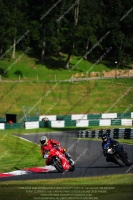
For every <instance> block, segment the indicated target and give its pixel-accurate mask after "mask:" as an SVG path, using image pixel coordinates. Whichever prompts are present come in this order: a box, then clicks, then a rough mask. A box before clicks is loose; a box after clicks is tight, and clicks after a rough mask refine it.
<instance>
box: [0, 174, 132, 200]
mask: <svg viewBox="0 0 133 200" xmlns="http://www.w3.org/2000/svg"><path fill="white" fill-rule="evenodd" d="M132 187H133V174H125V175H109V176H101V177H90V178H89V177H86V178H69V179H68V178H65V179H50V180H46V179H44V180H30V181H28V180H27V181H7V182H0V197H2V198H1V199H2V200H8V199H9V196H10V200H18V199H19V200H23V199H25V200H33V199H36V200H37V199H51V200H54V199H55V200H56V199H59V200H69V199H72V200H78V199H83V200H89V199H90V200H103V199H108V200H112V199H117V200H126V199H132V197H133V190H132Z"/></svg>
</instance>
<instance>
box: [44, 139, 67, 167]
mask: <svg viewBox="0 0 133 200" xmlns="http://www.w3.org/2000/svg"><path fill="white" fill-rule="evenodd" d="M56 145H57V146H58V150H59V151H61V152H62V153H65V149H64V148H61V147H59V146H60V143H59V142H57V141H56V140H53V139H49V140H48V141H47V144H44V145H42V146H41V152H42V156H43V158H44V156H45V154H47V153H48V152H49V151H50V150H51V149H52V148H53V147H54V146H56ZM49 161H50V159H49V158H47V159H46V165H49Z"/></svg>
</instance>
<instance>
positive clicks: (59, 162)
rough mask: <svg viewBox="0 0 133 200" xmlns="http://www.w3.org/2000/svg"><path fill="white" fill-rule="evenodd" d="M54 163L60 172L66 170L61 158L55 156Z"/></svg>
mask: <svg viewBox="0 0 133 200" xmlns="http://www.w3.org/2000/svg"><path fill="white" fill-rule="evenodd" d="M53 165H54V167H55V168H56V169H57V171H58V172H60V173H63V172H64V169H63V167H62V164H61V160H60V159H58V160H57V159H56V158H53Z"/></svg>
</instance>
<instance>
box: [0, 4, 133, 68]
mask: <svg viewBox="0 0 133 200" xmlns="http://www.w3.org/2000/svg"><path fill="white" fill-rule="evenodd" d="M108 31H109V34H108V36H107V37H106V38H105V39H103V40H102V42H100V43H99V44H98V45H97V46H96V48H94V50H93V51H92V52H91V53H90V54H87V52H88V51H89V49H91V48H92V47H93V46H94V45H95V44H96V43H97V42H98V41H99V40H100V38H102V37H103V36H104V35H105V34H106V33H107V32H108ZM28 46H29V47H30V48H31V53H32V55H34V56H36V57H38V58H39V59H40V60H41V61H42V62H44V61H45V58H46V57H47V56H53V55H54V56H58V55H59V53H60V52H63V53H66V54H67V55H68V56H67V59H66V64H65V66H64V67H65V68H67V69H69V61H70V58H71V56H72V55H78V56H84V59H88V60H89V59H90V57H92V56H93V57H94V58H96V57H97V56H100V55H102V53H103V52H104V51H105V50H106V49H108V48H109V47H112V51H111V52H110V53H109V56H108V59H112V60H117V61H118V64H119V65H122V64H129V63H131V62H132V60H133V59H132V58H133V4H132V0H128V1H124V0H69V1H68V0H50V1H49V0H35V1H33V0H17V1H16V0H0V56H1V57H0V60H1V59H4V57H6V56H7V54H8V53H9V51H10V54H11V57H12V58H14V57H15V51H19V50H25V49H26V48H27V47H28Z"/></svg>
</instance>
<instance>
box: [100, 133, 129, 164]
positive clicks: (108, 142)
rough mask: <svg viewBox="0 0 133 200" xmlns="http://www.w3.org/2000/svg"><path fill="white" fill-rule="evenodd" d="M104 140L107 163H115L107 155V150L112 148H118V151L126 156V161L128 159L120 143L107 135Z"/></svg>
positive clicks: (103, 136) (103, 147)
mask: <svg viewBox="0 0 133 200" xmlns="http://www.w3.org/2000/svg"><path fill="white" fill-rule="evenodd" d="M102 140H103V142H102V149H103V154H104V156H106V161H107V162H114V160H112V159H111V157H110V156H109V155H108V154H107V148H108V147H112V146H116V147H117V151H119V153H120V154H121V155H122V156H124V159H127V158H128V156H127V153H126V151H125V150H124V149H123V146H122V145H119V142H118V141H116V140H114V139H113V138H110V137H109V136H108V134H107V133H105V134H103V135H102Z"/></svg>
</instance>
